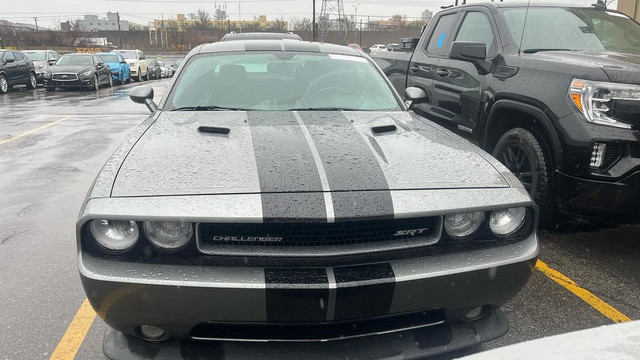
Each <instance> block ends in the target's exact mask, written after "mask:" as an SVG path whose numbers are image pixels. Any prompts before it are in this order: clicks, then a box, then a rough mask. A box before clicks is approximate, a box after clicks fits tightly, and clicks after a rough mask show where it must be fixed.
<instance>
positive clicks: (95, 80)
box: [91, 74, 100, 91]
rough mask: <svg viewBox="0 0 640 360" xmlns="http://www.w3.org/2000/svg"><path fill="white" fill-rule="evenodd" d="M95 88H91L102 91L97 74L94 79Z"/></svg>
mask: <svg viewBox="0 0 640 360" xmlns="http://www.w3.org/2000/svg"><path fill="white" fill-rule="evenodd" d="M92 85H93V86H92V87H91V90H95V91H98V90H100V80H98V74H96V76H95V77H94V78H93V84H92Z"/></svg>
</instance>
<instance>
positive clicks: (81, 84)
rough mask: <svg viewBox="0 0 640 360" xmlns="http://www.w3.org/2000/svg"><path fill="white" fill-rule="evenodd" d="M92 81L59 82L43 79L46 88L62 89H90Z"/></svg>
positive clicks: (89, 79) (80, 79)
mask: <svg viewBox="0 0 640 360" xmlns="http://www.w3.org/2000/svg"><path fill="white" fill-rule="evenodd" d="M91 81H92V79H91V78H88V79H82V78H79V79H78V80H72V81H57V80H53V79H43V82H42V83H43V85H44V86H45V87H61V88H79V87H90V86H91V85H92V84H91Z"/></svg>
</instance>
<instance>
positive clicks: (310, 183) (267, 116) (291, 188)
mask: <svg viewBox="0 0 640 360" xmlns="http://www.w3.org/2000/svg"><path fill="white" fill-rule="evenodd" d="M247 120H248V123H249V127H250V129H251V138H252V141H253V149H254V154H255V158H256V165H257V167H258V178H259V181H260V192H261V193H262V211H263V217H264V220H265V222H269V221H280V220H286V219H293V218H298V219H307V220H310V221H326V218H327V214H326V208H325V204H324V198H323V196H322V194H321V192H322V184H321V182H320V175H319V173H318V168H317V166H316V163H315V160H314V158H313V154H312V152H311V149H310V147H309V144H308V143H307V141H306V139H305V137H304V134H303V132H302V129H301V128H300V125H299V124H298V122H297V120H296V118H295V117H294V115H293V113H291V112H281V111H273V112H266V111H265V112H257V111H256V112H247ZM310 192H314V194H310ZM282 193H305V194H298V195H290V194H282Z"/></svg>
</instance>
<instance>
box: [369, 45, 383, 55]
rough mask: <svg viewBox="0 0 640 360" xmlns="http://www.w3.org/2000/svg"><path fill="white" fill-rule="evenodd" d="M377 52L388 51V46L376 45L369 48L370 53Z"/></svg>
mask: <svg viewBox="0 0 640 360" xmlns="http://www.w3.org/2000/svg"><path fill="white" fill-rule="evenodd" d="M376 51H387V45H384V44H375V45H372V46H371V47H370V48H369V53H371V54H372V53H374V52H376Z"/></svg>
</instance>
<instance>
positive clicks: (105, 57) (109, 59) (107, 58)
mask: <svg viewBox="0 0 640 360" xmlns="http://www.w3.org/2000/svg"><path fill="white" fill-rule="evenodd" d="M98 56H99V57H100V58H101V59H102V61H104V62H106V63H117V62H119V61H118V55H115V54H99V55H98Z"/></svg>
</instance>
